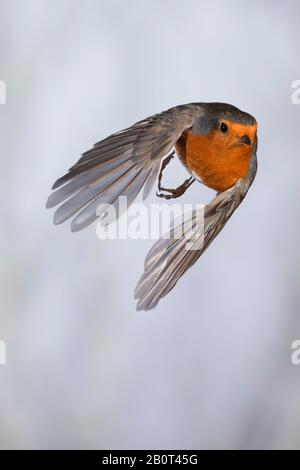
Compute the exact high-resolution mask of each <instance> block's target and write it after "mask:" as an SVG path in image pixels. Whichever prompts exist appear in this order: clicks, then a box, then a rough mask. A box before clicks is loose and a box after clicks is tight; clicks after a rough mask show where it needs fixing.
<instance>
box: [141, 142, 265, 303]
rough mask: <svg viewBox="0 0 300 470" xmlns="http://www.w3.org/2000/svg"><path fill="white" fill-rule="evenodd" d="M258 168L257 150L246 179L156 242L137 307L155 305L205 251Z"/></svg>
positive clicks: (148, 256) (239, 181) (229, 215)
mask: <svg viewBox="0 0 300 470" xmlns="http://www.w3.org/2000/svg"><path fill="white" fill-rule="evenodd" d="M256 171H257V159H256V151H255V152H254V153H253V155H252V159H251V162H250V166H249V170H248V173H247V175H246V177H245V178H243V179H240V180H238V181H237V182H236V184H235V185H234V186H233V187H231V188H229V189H228V190H226V191H224V192H223V193H220V194H218V195H217V196H216V197H215V198H214V199H213V200H212V201H211V202H210V203H209V204H208V205H206V206H205V207H204V213H203V211H201V210H198V211H194V212H193V213H192V214H191V216H190V218H189V220H185V221H184V222H183V223H182V224H180V225H178V226H177V227H175V228H174V229H173V230H171V231H170V233H169V236H168V238H166V237H165V236H164V237H163V238H160V239H159V240H158V241H157V242H156V243H155V245H154V246H153V247H152V249H151V250H150V251H149V253H148V255H147V257H146V259H145V266H144V274H143V275H142V277H141V279H140V280H139V282H138V284H137V287H136V290H135V298H137V299H139V301H138V304H137V310H150V309H152V308H153V307H155V305H156V304H157V303H158V301H159V300H160V299H161V298H162V297H164V296H165V295H166V294H167V293H168V292H169V291H170V290H171V289H172V288H173V287H174V286H175V284H176V283H177V281H178V279H179V278H180V277H181V276H182V275H183V274H184V273H185V271H187V270H188V269H189V268H190V267H191V266H192V265H193V264H194V263H195V261H196V260H197V259H198V258H199V256H201V255H202V253H204V251H205V250H206V249H207V248H208V247H209V245H210V244H211V242H212V241H213V240H214V239H215V237H216V236H217V235H218V233H220V231H221V230H222V228H223V227H224V225H225V224H226V222H227V221H228V220H229V218H230V217H231V216H232V214H233V213H234V211H235V210H236V209H237V207H238V206H239V205H240V203H241V202H242V200H243V199H244V197H245V196H246V194H247V192H248V189H249V188H250V186H251V184H252V182H253V180H254V178H255V175H256ZM199 227H200V232H199Z"/></svg>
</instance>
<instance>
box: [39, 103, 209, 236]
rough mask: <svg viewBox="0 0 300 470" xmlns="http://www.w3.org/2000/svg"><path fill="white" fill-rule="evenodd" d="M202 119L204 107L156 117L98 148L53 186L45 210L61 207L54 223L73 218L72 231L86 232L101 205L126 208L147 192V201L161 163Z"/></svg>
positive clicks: (182, 108) (188, 107) (177, 109)
mask: <svg viewBox="0 0 300 470" xmlns="http://www.w3.org/2000/svg"><path fill="white" fill-rule="evenodd" d="M199 113H201V105H200V104H188V105H183V106H177V107H175V108H171V109H169V110H167V111H164V112H163V113H159V114H155V115H154V116H151V117H149V118H147V119H144V120H143V121H140V122H138V123H136V124H134V125H133V126H131V127H129V128H127V129H124V130H122V131H120V132H117V133H116V134H113V135H111V136H110V137H107V138H106V139H104V140H102V141H100V142H98V143H97V144H95V145H94V147H93V148H92V149H91V150H89V151H88V152H86V153H84V154H83V155H82V157H81V158H80V159H79V160H78V162H77V163H76V164H75V165H74V166H72V167H71V168H70V170H69V171H68V173H67V174H65V175H64V176H63V177H62V178H59V179H58V180H57V181H56V182H55V183H54V185H53V188H52V189H53V190H55V191H54V192H53V193H52V194H51V195H50V196H49V198H48V201H47V207H48V208H50V207H54V206H57V205H59V204H60V206H59V207H58V209H57V210H56V212H55V214H54V223H55V224H60V223H62V222H64V221H66V220H67V219H69V218H71V217H73V216H75V217H74V218H73V220H72V224H71V229H72V231H78V230H81V229H83V228H85V227H87V226H88V225H89V224H90V223H92V222H93V221H94V220H95V219H96V218H97V217H98V216H99V215H100V214H99V213H97V208H98V207H99V205H100V204H113V205H116V204H117V201H118V198H119V196H121V195H122V196H127V198H128V199H127V206H129V205H130V204H131V203H132V201H133V200H134V199H135V197H136V196H137V194H138V193H139V191H140V190H141V188H142V187H143V186H144V194H143V196H144V198H145V197H146V196H147V195H148V193H149V191H150V190H151V187H152V185H153V183H154V181H155V180H156V178H157V174H158V171H159V167H160V164H161V160H162V159H163V157H164V156H165V155H166V154H167V153H168V152H169V151H170V150H171V149H172V147H173V146H174V144H175V143H176V142H177V140H178V139H179V137H180V135H181V134H182V132H183V131H184V130H185V129H187V128H189V127H190V126H191V125H192V124H193V121H194V119H195V118H196V117H197V116H198V114H199Z"/></svg>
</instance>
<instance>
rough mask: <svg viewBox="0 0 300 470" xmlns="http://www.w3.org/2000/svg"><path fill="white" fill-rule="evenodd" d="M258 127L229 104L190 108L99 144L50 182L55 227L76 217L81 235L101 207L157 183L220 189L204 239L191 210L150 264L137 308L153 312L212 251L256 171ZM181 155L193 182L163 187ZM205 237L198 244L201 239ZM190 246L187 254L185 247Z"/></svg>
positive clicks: (172, 193) (162, 191)
mask: <svg viewBox="0 0 300 470" xmlns="http://www.w3.org/2000/svg"><path fill="white" fill-rule="evenodd" d="M256 151H257V123H256V120H255V119H254V117H252V116H251V115H250V114H248V113H246V112H243V111H241V110H239V109H238V108H236V107H235V106H232V105H230V104H226V103H190V104H184V105H180V106H175V107H173V108H170V109H168V110H167V111H164V112H162V113H158V114H154V115H153V116H150V117H148V118H146V119H143V120H142V121H139V122H137V123H136V124H134V125H132V126H130V127H128V128H127V129H124V130H122V131H120V132H117V133H115V134H112V135H111V136H109V137H107V138H106V139H104V140H101V141H100V142H98V143H97V144H95V145H94V147H93V148H92V149H91V150H88V151H87V152H85V153H84V154H83V155H82V156H81V158H80V159H79V160H78V161H77V163H75V165H74V166H72V167H71V168H70V169H69V171H68V172H67V173H66V174H65V175H64V176H62V177H61V178H59V179H58V180H57V181H56V182H55V183H54V185H53V187H52V190H54V191H53V192H52V194H51V195H50V196H49V198H48V201H47V207H48V208H50V207H54V206H57V205H59V207H58V208H57V209H56V212H55V214H54V223H55V224H60V223H62V222H65V221H66V220H67V219H70V218H72V217H73V220H72V222H71V229H72V231H74V232H76V231H79V230H82V229H83V228H85V227H87V226H88V225H89V224H91V223H92V222H93V221H95V220H96V219H97V218H98V217H99V216H100V214H99V213H98V212H97V208H98V207H99V205H100V204H101V203H102V202H103V201H105V203H110V204H112V205H114V206H116V204H117V201H118V198H119V196H126V197H127V205H128V206H129V205H130V204H131V203H132V202H133V200H134V199H135V198H136V196H137V195H138V193H139V192H140V190H141V189H143V198H146V197H147V195H148V194H149V192H150V190H151V189H152V187H153V185H154V183H155V181H158V193H157V195H158V196H160V197H164V198H166V199H171V198H175V197H179V196H181V195H182V194H183V193H184V192H185V191H186V190H187V188H188V187H189V186H190V185H191V184H192V183H194V181H198V182H200V183H202V184H204V185H206V186H207V187H209V188H211V189H213V190H215V191H216V192H217V194H216V196H215V197H214V199H213V200H212V201H211V202H210V203H209V204H207V205H206V206H205V207H204V224H202V227H203V228H202V231H203V233H202V234H201V237H199V233H198V234H197V233H195V232H194V231H193V230H191V227H195V226H196V224H197V221H198V220H199V219H200V217H203V211H202V213H201V214H200V212H199V211H197V210H195V211H193V212H192V213H191V215H190V219H189V222H190V223H189V224H187V227H188V228H186V229H185V227H183V230H182V233H181V235H180V236H174V235H175V233H176V231H178V230H177V227H175V228H173V230H171V231H170V236H169V237H165V236H164V237H163V238H160V239H159V240H158V241H157V242H156V243H155V245H154V246H153V247H152V249H151V250H150V251H149V253H148V255H147V256H146V259H145V265H144V273H143V275H142V277H141V278H140V280H139V282H138V284H137V287H136V290H135V298H137V299H138V304H137V309H138V310H150V309H152V308H153V307H155V306H156V304H157V303H158V301H159V300H160V299H161V298H162V297H164V296H165V295H166V294H167V293H168V292H169V291H170V290H171V289H172V288H173V287H174V286H175V284H176V283H177V281H178V279H179V278H180V277H181V276H182V275H183V273H184V272H185V271H187V269H189V268H190V267H191V266H192V265H193V264H194V263H195V261H196V260H197V259H198V258H199V257H200V256H201V254H202V253H203V252H204V251H205V250H206V249H207V247H208V246H209V245H210V244H211V242H212V241H213V240H214V238H215V237H216V236H217V235H218V233H219V232H220V231H221V230H222V228H223V227H224V225H225V224H226V222H227V221H228V219H229V218H230V217H231V215H232V214H233V212H234V211H235V210H236V209H237V207H238V206H239V205H240V203H241V202H242V200H243V199H244V197H245V196H246V194H247V192H248V189H249V188H250V186H251V184H252V182H253V180H254V178H255V175H256V171H257V158H256ZM175 152H176V155H177V156H178V158H179V160H180V161H181V162H182V164H183V165H184V167H185V168H186V170H187V171H188V173H189V174H190V177H189V178H188V179H187V180H186V181H185V182H184V183H183V184H182V185H180V186H179V187H178V188H175V189H171V188H163V187H162V186H161V178H162V173H163V171H164V169H165V168H166V166H167V164H168V163H169V162H170V160H171V159H172V158H173V157H174V155H175ZM199 239H201V243H200V242H199ZM187 245H189V247H190V248H191V249H190V248H189V249H187Z"/></svg>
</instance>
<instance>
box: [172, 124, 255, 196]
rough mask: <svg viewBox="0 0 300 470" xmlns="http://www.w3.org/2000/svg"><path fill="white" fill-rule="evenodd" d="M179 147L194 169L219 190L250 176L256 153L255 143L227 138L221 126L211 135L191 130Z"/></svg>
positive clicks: (182, 138) (195, 174)
mask: <svg viewBox="0 0 300 470" xmlns="http://www.w3.org/2000/svg"><path fill="white" fill-rule="evenodd" d="M175 148H176V152H177V154H178V155H179V158H180V159H181V161H182V163H183V164H184V165H185V166H186V167H187V169H188V170H189V171H190V173H191V174H192V175H193V176H195V177H196V178H197V179H199V180H200V181H202V183H204V184H205V185H206V186H208V187H209V188H212V189H214V190H216V191H218V192H222V191H225V190H226V189H228V188H230V187H231V186H233V185H234V184H235V183H236V181H237V180H238V179H239V178H244V177H245V176H246V174H247V171H248V168H249V163H250V159H251V154H252V146H250V145H235V144H234V142H228V141H225V140H224V137H223V136H220V133H219V131H218V130H216V131H212V132H210V133H209V134H207V135H199V134H192V132H191V131H188V132H186V133H185V134H183V135H182V137H181V138H180V139H179V141H178V143H177V144H176V146H175Z"/></svg>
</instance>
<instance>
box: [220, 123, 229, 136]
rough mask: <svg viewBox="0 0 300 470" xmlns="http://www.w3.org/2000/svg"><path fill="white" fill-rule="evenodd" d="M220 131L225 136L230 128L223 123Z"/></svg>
mask: <svg viewBox="0 0 300 470" xmlns="http://www.w3.org/2000/svg"><path fill="white" fill-rule="evenodd" d="M220 131H221V132H223V133H224V134H225V132H227V131H228V126H227V124H225V122H221V124H220Z"/></svg>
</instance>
